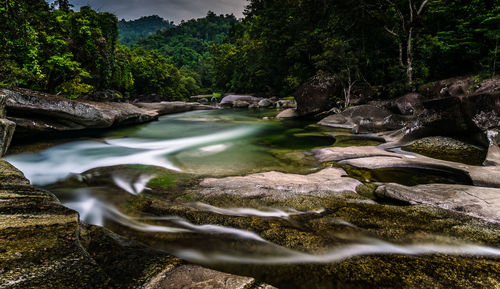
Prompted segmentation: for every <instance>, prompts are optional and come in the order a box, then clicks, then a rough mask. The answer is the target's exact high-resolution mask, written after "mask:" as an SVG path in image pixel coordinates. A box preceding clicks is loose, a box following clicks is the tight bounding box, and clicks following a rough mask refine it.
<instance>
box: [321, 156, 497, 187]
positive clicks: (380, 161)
mask: <svg viewBox="0 0 500 289" xmlns="http://www.w3.org/2000/svg"><path fill="white" fill-rule="evenodd" d="M313 154H314V156H315V157H316V159H318V160H319V161H321V162H329V161H335V162H338V163H339V164H343V165H350V166H353V167H357V168H363V169H370V170H375V169H383V168H415V169H428V170H431V171H432V170H439V171H444V172H449V173H451V174H457V173H458V174H459V175H462V176H463V177H466V178H470V180H471V181H472V183H473V184H474V185H476V186H482V187H493V188H500V179H499V178H498V175H500V167H499V166H490V167H483V166H471V165H467V164H461V163H456V162H450V161H445V160H438V159H433V158H429V157H426V156H422V155H418V154H413V155H408V154H399V153H392V152H387V151H384V150H381V149H378V148H375V147H347V148H340V147H336V148H326V149H318V150H314V151H313Z"/></svg>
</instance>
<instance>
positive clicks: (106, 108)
mask: <svg viewBox="0 0 500 289" xmlns="http://www.w3.org/2000/svg"><path fill="white" fill-rule="evenodd" d="M0 93H3V94H4V95H5V98H6V110H7V115H8V119H9V120H11V121H13V122H15V123H16V124H17V133H16V137H22V136H31V135H32V134H33V133H37V134H46V133H54V132H63V131H76V130H84V129H96V128H97V129H99V128H110V127H116V126H122V125H130V124H139V123H144V122H148V121H152V120H155V119H157V118H158V116H160V115H164V114H169V113H179V112H186V111H191V110H199V109H212V107H208V106H203V105H200V104H199V103H183V102H161V103H137V104H132V103H119V102H93V101H87V100H84V101H80V100H71V99H67V98H64V97H59V96H56V95H49V94H44V93H39V92H35V91H31V90H27V89H19V88H17V89H7V88H3V89H0Z"/></svg>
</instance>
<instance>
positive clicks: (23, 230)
mask: <svg viewBox="0 0 500 289" xmlns="http://www.w3.org/2000/svg"><path fill="white" fill-rule="evenodd" d="M186 266H189V268H191V269H192V270H194V271H196V272H204V270H206V269H204V268H202V267H199V266H196V265H186V264H185V263H183V262H182V261H181V260H179V259H177V258H175V257H172V256H171V255H168V254H166V253H165V252H162V251H158V250H155V249H151V248H149V247H146V246H145V245H143V244H141V243H137V242H134V241H130V240H127V239H125V238H123V237H120V236H118V235H115V234H114V233H112V232H110V231H108V230H107V229H104V228H101V227H96V226H91V225H86V224H83V223H80V221H79V215H78V213H77V212H76V211H73V210H71V209H68V208H65V207H63V206H62V205H61V204H60V203H59V201H58V200H57V198H56V197H55V196H54V195H52V194H51V193H49V192H47V191H44V190H40V189H37V188H35V187H32V186H31V185H30V184H29V182H28V181H27V180H26V179H25V178H24V176H23V174H22V173H21V172H19V171H18V170H17V169H15V168H14V167H13V166H11V165H10V164H8V163H6V162H4V161H2V160H0V272H1V273H0V287H5V288H136V287H137V286H142V285H143V284H148V283H147V282H150V281H148V280H151V279H158V278H160V279H161V278H162V276H163V275H162V274H163V273H164V272H165V270H177V268H179V270H182V268H185V267H186ZM158 276H160V277H158ZM243 279H245V277H238V276H230V275H227V274H224V273H219V272H216V271H210V272H209V274H198V275H196V276H195V277H194V279H187V280H186V279H185V276H183V275H182V274H174V275H172V276H169V279H168V280H169V282H171V284H179V285H183V286H187V287H189V288H198V287H190V286H195V285H196V284H203V282H206V283H207V284H209V283H211V284H216V285H217V286H216V288H239V287H235V284H243V283H242V282H240V283H238V282H236V281H238V280H243ZM247 279H249V278H246V279H245V280H247ZM228 280H236V281H235V282H228ZM251 280H253V283H251V284H257V283H256V281H255V280H254V279H251ZM190 282H191V283H190ZM163 285H168V284H165V283H164V284H163ZM196 286H198V285H196ZM148 288H149V287H148ZM161 288H180V287H169V286H167V287H161ZM202 288H204V287H202ZM214 288H215V287H214Z"/></svg>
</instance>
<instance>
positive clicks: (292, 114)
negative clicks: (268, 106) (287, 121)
mask: <svg viewBox="0 0 500 289" xmlns="http://www.w3.org/2000/svg"><path fill="white" fill-rule="evenodd" d="M297 117H299V114H298V113H297V110H296V109H294V108H289V109H285V110H284V111H282V112H280V113H279V114H278V115H277V116H276V118H281V119H284V118H297Z"/></svg>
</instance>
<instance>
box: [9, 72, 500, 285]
mask: <svg viewBox="0 0 500 289" xmlns="http://www.w3.org/2000/svg"><path fill="white" fill-rule="evenodd" d="M488 83H489V84H488V85H489V86H488V85H486V84H481V85H480V86H479V88H478V87H475V88H473V89H472V88H471V89H469V88H468V89H461V90H454V89H451V88H450V87H448V88H447V90H446V91H450V92H449V95H443V96H439V97H436V99H429V98H428V97H427V96H425V95H424V94H410V95H406V96H404V97H402V98H400V99H397V100H395V101H391V102H385V103H382V102H379V103H371V104H365V105H361V106H355V107H352V108H349V109H347V110H344V111H343V112H338V113H336V114H334V115H331V116H328V117H327V118H326V119H324V120H322V121H321V122H320V125H325V126H333V127H336V128H339V130H338V132H337V131H336V132H335V133H331V137H329V142H328V146H329V147H325V148H321V149H315V150H312V151H304V152H302V151H300V152H299V151H295V150H294V151H293V153H292V154H283V155H282V158H283V161H284V162H286V161H289V162H291V163H294V162H300V161H303V162H305V159H307V161H308V162H310V163H311V164H314V167H312V168H311V167H308V170H307V173H306V174H297V173H287V172H280V171H271V172H261V173H252V174H250V173H249V174H247V175H244V176H227V175H225V177H217V178H215V177H214V175H213V174H214V171H215V169H212V175H211V176H210V177H207V176H205V175H200V174H199V175H191V174H188V173H183V172H174V171H170V170H167V169H165V168H160V167H155V166H151V165H150V166H147V167H144V166H137V165H130V164H129V165H122V166H116V167H102V168H101V167H98V168H94V169H92V170H90V171H87V172H83V173H81V174H78V175H76V176H75V177H70V178H68V179H65V180H62V181H60V182H59V183H58V184H57V185H58V186H61V187H68V188H75V187H76V188H79V187H86V186H91V187H92V188H106V194H109V195H110V196H115V198H119V201H117V204H115V205H116V208H118V209H119V211H120V212H123V213H121V214H122V216H121V215H120V216H119V217H118V218H116V219H115V222H114V223H113V222H111V224H108V228H110V229H112V230H113V232H115V233H117V234H120V236H118V235H116V234H115V233H112V232H110V231H108V230H107V229H103V228H101V227H96V226H91V225H87V224H83V223H81V222H80V221H79V218H78V214H77V213H76V212H75V211H73V210H71V209H68V208H65V207H63V206H61V205H60V204H59V202H58V200H57V199H56V198H55V197H54V196H53V195H52V194H51V193H49V192H46V191H43V190H40V189H37V188H34V187H32V186H30V185H29V183H28V181H27V180H26V179H25V178H24V176H23V175H22V173H20V172H19V171H17V170H16V169H15V168H13V167H12V166H10V165H9V164H7V163H5V162H0V164H1V166H0V198H1V202H0V218H1V220H2V221H1V222H0V258H3V259H2V263H1V264H2V266H3V267H0V270H1V272H2V274H1V275H0V286H2V284H5V286H18V287H43V286H45V284H47V286H48V287H68V288H93V287H116V288H132V287H133V288H137V287H142V288H165V287H166V288H182V287H183V286H187V287H188V288H204V287H207V286H208V287H210V286H211V287H212V288H273V287H271V286H269V285H265V284H264V283H261V282H266V283H270V284H273V285H275V286H278V287H280V288H290V287H300V288H338V287H353V288H359V287H371V288H387V287H398V288H401V287H405V288H421V287H436V286H437V287H446V288H477V287H488V288H495V287H498V286H500V278H499V277H498V276H500V261H499V260H500V259H499V256H500V251H499V250H498V248H499V247H500V239H499V236H500V227H499V223H500V215H499V214H498V212H497V211H498V210H497V208H499V207H500V197H499V196H500V181H499V178H498V176H499V175H500V166H498V164H500V162H499V158H498V154H497V152H498V151H499V147H498V131H499V128H500V122H499V121H498V116H499V115H500V112H499V109H500V101H499V96H500V95H499V94H498V90H497V89H496V88H495V87H496V86H494V85H490V84H491V83H490V82H488ZM314 85H315V86H317V89H316V90H313V91H319V92H321V91H323V90H322V87H321V86H320V85H319V84H314ZM481 87H482V89H481ZM485 87H488V89H489V90H488V91H485V89H486V88H485ZM440 91H445V89H444V88H441V90H440ZM453 91H459V92H460V91H461V92H460V93H462V94H460V95H452V92H453ZM302 92H303V93H304V94H306V93H307V90H303V91H302ZM453 93H455V92H453ZM12 95H14V96H15V97H13V96H12ZM10 96H11V97H10V99H11V104H10V107H11V108H10V109H11V110H10V112H12V113H14V114H15V113H17V115H18V117H21V116H23V115H24V116H26V115H27V113H28V112H29V111H33V112H35V115H37V118H38V119H37V121H40V122H38V123H40V124H42V123H44V122H46V121H47V119H48V117H49V115H50V118H53V117H55V116H61V119H63V120H64V121H62V122H61V123H59V125H61V126H62V127H65V128H63V129H61V130H64V129H83V128H81V127H79V126H81V125H82V124H80V123H79V121H78V120H77V119H79V118H82V117H84V116H85V117H87V119H88V121H89V126H90V127H95V128H98V127H101V126H102V127H113V126H115V125H120V124H127V123H134V122H142V121H147V120H151V119H154V117H155V116H154V115H155V114H156V116H158V115H160V114H163V113H169V112H171V111H175V110H177V112H180V111H183V110H184V109H187V108H186V107H190V109H193V107H191V106H189V105H184V104H182V105H181V104H179V105H178V106H176V105H177V104H173V103H170V104H168V105H167V104H166V103H158V104H157V103H148V104H126V106H113V107H110V106H109V105H108V104H103V103H101V104H96V103H92V102H72V101H68V102H59V101H57V102H56V103H51V102H50V100H48V99H45V98H43V97H36V100H33V98H30V97H28V96H27V94H24V95H23V94H22V93H21V92H19V91H17V92H12V93H11V94H10ZM8 99H9V98H8ZM12 99H14V100H15V101H14V102H13V101H12ZM229 101H231V105H229V104H228V105H227V106H228V107H229V106H231V107H247V105H246V104H245V105H243V104H242V103H239V102H238V101H240V102H243V101H249V102H252V104H253V105H256V106H258V104H259V102H260V101H261V100H259V99H254V98H249V99H248V100H242V99H241V98H239V97H236V96H233V97H232V98H229V99H228V100H227V102H229ZM39 102H42V103H44V107H45V108H48V109H47V110H44V112H39V111H37V110H36V109H35V107H36V106H37V105H38V104H37V103H39ZM317 103H320V104H321V105H322V106H323V105H325V103H324V102H323V101H322V100H319V101H318V102H317ZM193 105H195V107H197V106H196V104H193ZM248 106H250V105H248ZM118 107H120V111H121V113H117V112H114V111H113V109H114V108H118ZM200 108H204V106H201V107H200ZM7 109H9V104H7ZM46 111H50V113H51V114H48V113H47V112H46ZM68 111H69V112H70V113H68ZM300 111H306V110H294V111H292V112H293V113H295V114H297V115H299V114H300ZM308 111H309V112H311V113H317V112H318V110H315V109H309V110H308ZM84 112H85V113H84ZM330 112H331V113H333V111H330ZM52 113H53V114H52ZM98 116H102V117H103V118H104V120H103V121H98V120H97V119H94V117H95V118H97V117H98ZM149 117H152V118H151V119H149ZM222 119H224V118H222ZM13 120H15V119H14V118H13ZM246 121H249V120H248V119H247V120H246ZM259 121H263V120H261V118H259ZM273 121H275V120H273ZM45 124H46V125H47V123H45ZM18 125H21V127H26V126H23V124H22V122H19V123H18ZM445 128H446V129H445ZM50 129H51V130H55V131H58V130H57V129H55V128H50ZM345 129H348V130H350V131H351V132H353V133H354V135H352V134H351V133H350V132H348V131H346V130H345ZM296 130H297V129H296ZM27 131H29V130H27ZM292 131H293V129H292ZM299 131H300V129H298V130H297V133H298V134H300V133H299ZM300 132H301V135H302V136H305V135H308V133H305V132H302V131H300ZM325 134H327V133H326V132H321V136H324V135H325ZM330 141H331V142H330ZM332 142H334V144H333V146H332ZM277 143H279V144H280V146H283V145H284V144H283V143H282V142H277ZM325 145H326V144H325ZM320 147H322V146H320ZM204 148H205V150H207V147H204ZM208 148H209V149H212V150H213V149H214V145H211V146H209V147H208ZM216 148H217V149H218V148H219V147H216ZM310 149H311V148H309V149H308V150H310ZM223 152H224V151H222V153H223ZM117 176H119V177H121V178H123V179H127V178H126V177H127V176H132V177H131V178H130V179H132V180H142V179H145V178H146V179H145V181H144V182H145V183H144V184H143V185H141V187H143V189H144V190H143V191H141V190H139V189H137V188H136V186H135V183H132V184H130V185H131V186H130V188H132V187H133V190H131V189H130V188H129V191H130V192H129V193H128V195H127V194H126V193H125V192H124V190H126V189H127V188H126V186H125V187H124V186H123V184H122V185H121V186H120V185H117V184H118V183H117V182H116V178H117ZM65 185H66V186H65ZM124 188H125V189H124ZM146 188H147V189H146ZM120 194H121V195H120ZM116 196H119V197H116ZM107 209H108V210H110V209H112V207H107ZM125 212H126V214H125ZM166 216H173V217H166ZM127 222H128V223H127ZM141 222H144V223H141ZM162 222H163V223H162ZM162 224H168V225H167V226H165V227H163V226H162ZM171 225H177V226H178V227H175V226H174V228H176V229H181V231H180V232H178V233H174V234H165V232H164V229H165V228H170V227H168V226H171ZM141 226H142V227H141ZM179 226H180V227H179ZM138 227H140V228H151V227H152V228H155V230H149V231H148V230H137V228H138ZM162 230H163V231H162ZM183 230H184V231H183ZM186 232H188V233H186ZM207 232H209V233H210V234H213V235H214V237H213V238H212V237H210V238H207V236H208V235H207ZM121 236H123V237H121ZM215 236H216V237H215ZM126 238H129V239H133V240H136V241H130V240H128V239H126ZM219 238H220V239H219ZM223 238H228V239H229V240H230V241H227V240H226V239H224V240H225V241H224V242H222V241H221V239H223ZM198 242H201V243H203V245H204V246H206V247H208V248H209V249H208V251H203V250H200V251H197V250H196V248H197V246H196V245H195V246H193V247H189V244H197V243H198ZM184 244H188V247H187V248H188V249H186V248H185V247H182V246H183V245H184ZM221 244H224V246H223V248H221ZM176 245H179V247H176ZM3 248H6V249H3ZM153 248H156V249H153ZM172 248H174V249H172ZM161 249H165V250H167V249H169V250H173V251H175V252H176V256H179V257H180V258H181V259H182V260H181V259H178V258H174V257H172V256H170V255H169V254H166V253H165V252H164V251H162V250H161ZM205 249H206V248H205ZM206 250H207V249H206ZM187 262H193V263H197V264H206V265H207V266H208V265H209V266H210V267H211V269H206V268H204V267H201V266H198V265H192V264H188V263H187ZM3 264H5V265H3ZM203 266H205V265H203ZM213 269H215V270H219V271H214V270H213ZM221 272H226V273H221ZM231 274H234V275H231ZM46 276H51V278H50V279H49V281H48V282H47V281H44V280H46V278H47V277H46ZM239 276H252V277H253V278H250V277H239ZM44 278H45V279H44ZM257 280H259V281H257ZM43 282H46V283H43Z"/></svg>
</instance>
